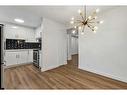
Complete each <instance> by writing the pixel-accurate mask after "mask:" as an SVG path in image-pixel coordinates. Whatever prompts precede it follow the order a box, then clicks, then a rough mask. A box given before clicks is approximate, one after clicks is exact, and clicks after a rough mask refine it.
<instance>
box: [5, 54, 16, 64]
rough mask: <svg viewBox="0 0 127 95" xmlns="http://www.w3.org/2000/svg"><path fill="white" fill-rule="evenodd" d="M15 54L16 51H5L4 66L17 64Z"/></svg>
mask: <svg viewBox="0 0 127 95" xmlns="http://www.w3.org/2000/svg"><path fill="white" fill-rule="evenodd" d="M17 55H18V52H6V53H5V63H6V66H10V65H14V64H18V60H17V57H18V56H17Z"/></svg>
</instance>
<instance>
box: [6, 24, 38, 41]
mask: <svg viewBox="0 0 127 95" xmlns="http://www.w3.org/2000/svg"><path fill="white" fill-rule="evenodd" d="M14 26H16V25H13V24H6V25H5V29H4V31H5V33H4V34H5V35H4V38H7V39H23V40H26V41H27V42H36V38H35V29H32V28H27V27H23V26H16V27H17V28H13V27H14Z"/></svg>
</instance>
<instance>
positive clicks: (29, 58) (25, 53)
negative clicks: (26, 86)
mask: <svg viewBox="0 0 127 95" xmlns="http://www.w3.org/2000/svg"><path fill="white" fill-rule="evenodd" d="M5 62H6V66H10V65H16V64H23V63H30V62H31V63H32V62H33V50H22V51H20V50H17V51H6V52H5Z"/></svg>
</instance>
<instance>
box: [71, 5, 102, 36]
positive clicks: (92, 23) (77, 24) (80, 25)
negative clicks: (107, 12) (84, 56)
mask: <svg viewBox="0 0 127 95" xmlns="http://www.w3.org/2000/svg"><path fill="white" fill-rule="evenodd" d="M98 12H99V9H96V10H95V11H94V12H93V13H92V14H91V15H90V16H88V17H87V13H86V6H84V11H81V10H78V13H79V15H80V17H81V18H80V19H77V20H76V19H75V18H74V17H72V18H71V21H70V23H71V24H72V25H73V27H74V28H75V29H78V31H81V34H84V29H85V27H88V28H90V30H92V31H93V32H94V33H96V30H97V29H98V27H97V26H96V25H97V24H102V23H103V21H97V13H98ZM73 32H74V31H73Z"/></svg>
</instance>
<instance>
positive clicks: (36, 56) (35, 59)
mask: <svg viewBox="0 0 127 95" xmlns="http://www.w3.org/2000/svg"><path fill="white" fill-rule="evenodd" d="M33 63H34V65H35V66H37V67H38V66H39V51H34V52H33Z"/></svg>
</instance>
